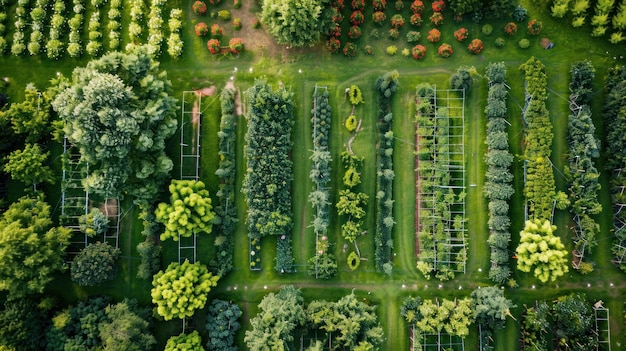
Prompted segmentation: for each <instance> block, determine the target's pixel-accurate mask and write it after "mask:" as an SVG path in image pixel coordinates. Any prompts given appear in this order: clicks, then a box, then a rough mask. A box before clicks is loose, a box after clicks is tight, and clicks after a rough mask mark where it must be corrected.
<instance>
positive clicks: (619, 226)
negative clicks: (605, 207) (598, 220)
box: [613, 169, 626, 266]
mask: <svg viewBox="0 0 626 351" xmlns="http://www.w3.org/2000/svg"><path fill="white" fill-rule="evenodd" d="M615 173H617V174H616V176H615V177H614V178H615V179H619V178H620V176H621V173H622V169H619V170H617V171H616V172H615ZM625 190H626V186H623V185H622V186H619V187H617V189H615V190H614V191H613V201H614V204H613V211H614V212H613V229H614V230H615V233H616V236H617V237H618V238H621V237H623V235H620V234H621V233H623V232H624V231H625V230H626V221H625V218H626V217H625V216H624V215H623V214H622V211H626V203H622V201H619V199H623V197H624V193H625V192H626V191H625ZM613 253H614V258H613V261H614V262H615V264H617V265H618V266H621V265H622V263H623V262H624V261H625V260H626V240H619V241H617V242H616V243H615V244H614V247H613Z"/></svg>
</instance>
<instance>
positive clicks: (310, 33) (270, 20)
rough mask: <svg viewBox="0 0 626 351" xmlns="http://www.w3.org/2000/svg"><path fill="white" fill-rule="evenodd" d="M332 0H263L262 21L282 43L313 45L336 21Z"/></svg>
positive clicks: (298, 45)
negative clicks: (334, 19) (334, 20)
mask: <svg viewBox="0 0 626 351" xmlns="http://www.w3.org/2000/svg"><path fill="white" fill-rule="evenodd" d="M329 3H330V1H328V0H304V1H301V0H263V1H262V2H261V21H262V22H263V23H264V24H265V25H266V26H267V30H268V32H269V33H270V35H272V36H273V37H274V39H276V42H277V43H278V44H283V45H291V46H294V47H301V46H312V45H313V44H315V42H317V41H318V40H319V39H320V34H321V33H326V32H327V31H328V29H329V28H330V25H331V23H332V18H331V16H332V14H331V13H332V12H331V11H330V10H329V6H328V5H329Z"/></svg>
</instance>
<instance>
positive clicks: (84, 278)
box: [70, 242, 121, 286]
mask: <svg viewBox="0 0 626 351" xmlns="http://www.w3.org/2000/svg"><path fill="white" fill-rule="evenodd" d="M120 253H121V251H120V249H118V248H116V247H113V246H111V245H109V244H108V243H106V242H105V243H100V242H98V243H95V244H91V245H89V246H87V247H85V248H84V249H82V250H81V251H80V253H79V254H78V255H77V256H76V257H75V258H74V261H73V262H72V266H71V267H70V272H71V276H72V281H74V282H76V283H78V285H81V286H93V285H98V284H100V283H102V282H105V281H108V280H111V279H113V278H115V275H116V274H117V259H118V258H119V256H120Z"/></svg>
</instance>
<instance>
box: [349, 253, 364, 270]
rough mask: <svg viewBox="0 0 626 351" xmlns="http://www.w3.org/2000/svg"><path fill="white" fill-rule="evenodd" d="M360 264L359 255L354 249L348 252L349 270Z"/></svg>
mask: <svg viewBox="0 0 626 351" xmlns="http://www.w3.org/2000/svg"><path fill="white" fill-rule="evenodd" d="M360 264H361V259H360V258H359V255H357V254H356V252H354V251H352V252H350V254H349V255H348V267H349V268H350V270H352V271H353V270H355V269H357V268H359V265H360Z"/></svg>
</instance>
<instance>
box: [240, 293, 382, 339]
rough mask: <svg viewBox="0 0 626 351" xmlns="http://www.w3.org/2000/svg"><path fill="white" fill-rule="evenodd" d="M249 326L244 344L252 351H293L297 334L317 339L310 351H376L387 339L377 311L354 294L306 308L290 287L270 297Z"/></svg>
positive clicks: (268, 295) (313, 302) (298, 295)
mask: <svg viewBox="0 0 626 351" xmlns="http://www.w3.org/2000/svg"><path fill="white" fill-rule="evenodd" d="M250 324H251V325H252V329H251V330H247V331H246V335H245V338H244V341H245V342H246V346H247V347H248V349H249V350H251V351H260V350H267V349H271V350H276V351H283V350H292V349H294V345H293V344H292V343H293V341H294V334H295V331H297V330H302V331H306V332H308V333H309V334H308V335H310V336H312V337H315V341H312V342H311V345H310V346H309V347H308V348H306V350H309V351H314V350H321V349H322V346H323V345H328V347H329V348H330V350H355V351H365V350H374V349H377V347H378V346H379V344H380V343H381V342H382V341H383V337H384V335H383V329H382V328H381V327H380V325H379V323H378V318H377V316H376V307H375V306H370V305H368V304H367V303H365V302H362V301H361V300H360V299H358V298H357V297H356V296H355V295H354V293H352V294H349V295H346V296H344V297H342V298H341V299H339V300H338V301H336V302H332V301H326V300H314V301H311V302H310V303H309V304H308V305H305V304H304V299H303V298H302V292H301V291H300V290H299V289H296V288H294V287H293V286H291V285H289V286H285V287H283V288H281V289H280V290H279V291H278V292H277V293H269V294H267V295H266V296H265V297H264V298H263V300H262V301H261V303H259V313H258V314H257V315H256V316H254V317H253V318H251V319H250Z"/></svg>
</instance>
